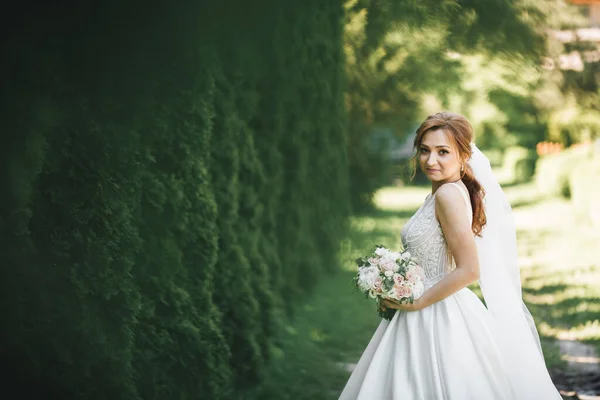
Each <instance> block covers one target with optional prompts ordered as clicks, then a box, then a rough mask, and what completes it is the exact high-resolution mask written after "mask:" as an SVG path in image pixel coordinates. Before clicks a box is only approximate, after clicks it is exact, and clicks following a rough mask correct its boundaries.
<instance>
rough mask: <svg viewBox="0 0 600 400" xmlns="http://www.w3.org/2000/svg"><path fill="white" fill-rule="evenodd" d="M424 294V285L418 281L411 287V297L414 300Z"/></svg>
mask: <svg viewBox="0 0 600 400" xmlns="http://www.w3.org/2000/svg"><path fill="white" fill-rule="evenodd" d="M424 292H425V285H424V284H423V282H421V281H418V282H417V283H415V284H414V285H413V295H414V296H415V299H418V298H419V297H421V296H423V293H424Z"/></svg>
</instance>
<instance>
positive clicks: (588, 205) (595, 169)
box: [569, 149, 600, 227]
mask: <svg viewBox="0 0 600 400" xmlns="http://www.w3.org/2000/svg"><path fill="white" fill-rule="evenodd" d="M569 187H570V192H571V202H572V204H573V209H574V210H575V215H576V216H577V217H578V218H579V219H581V220H582V221H584V222H586V223H588V224H589V225H591V226H594V227H600V207H598V205H599V204H600V152H599V151H598V149H596V151H595V152H594V151H590V153H589V154H588V155H587V157H582V159H581V160H580V162H579V163H578V166H577V168H576V169H573V170H572V171H571V173H570V174H569Z"/></svg>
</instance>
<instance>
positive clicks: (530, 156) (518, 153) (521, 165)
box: [503, 146, 537, 183]
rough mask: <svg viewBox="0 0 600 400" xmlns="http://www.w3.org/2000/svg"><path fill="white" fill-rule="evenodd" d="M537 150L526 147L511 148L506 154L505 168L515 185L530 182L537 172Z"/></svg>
mask: <svg viewBox="0 0 600 400" xmlns="http://www.w3.org/2000/svg"><path fill="white" fill-rule="evenodd" d="M536 158H537V156H536V153H535V150H531V149H528V148H525V147H518V146H515V147H509V148H508V149H506V152H505V154H504V164H503V168H504V170H505V171H507V172H508V173H509V174H510V177H511V180H512V181H513V182H514V183H522V182H527V181H529V180H530V179H531V178H532V177H533V175H534V172H535V161H536Z"/></svg>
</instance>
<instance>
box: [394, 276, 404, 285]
mask: <svg viewBox="0 0 600 400" xmlns="http://www.w3.org/2000/svg"><path fill="white" fill-rule="evenodd" d="M402 282H404V277H403V276H402V275H400V274H394V286H400V285H402Z"/></svg>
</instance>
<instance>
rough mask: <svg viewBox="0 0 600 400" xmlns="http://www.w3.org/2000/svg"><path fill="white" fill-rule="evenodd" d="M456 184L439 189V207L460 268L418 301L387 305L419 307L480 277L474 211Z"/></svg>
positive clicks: (417, 308) (437, 193)
mask: <svg viewBox="0 0 600 400" xmlns="http://www.w3.org/2000/svg"><path fill="white" fill-rule="evenodd" d="M452 186H453V185H443V186H442V187H440V188H439V189H438V191H437V192H436V197H435V209H436V214H437V216H438V219H439V221H440V225H441V226H442V231H443V232H444V237H445V238H446V243H447V244H448V248H449V250H450V252H451V253H452V255H453V256H454V260H455V261H456V269H455V270H454V271H452V272H451V273H449V274H448V275H446V276H445V277H444V278H443V279H442V280H441V281H439V282H438V283H436V284H435V285H434V286H432V287H431V288H430V289H429V290H426V291H425V293H423V296H421V298H420V299H418V300H417V301H415V303H414V304H412V305H409V304H407V305H399V304H397V303H396V304H393V302H392V301H389V300H386V301H385V302H384V305H385V306H387V307H393V308H398V309H401V310H408V311H414V310H419V309H422V308H425V307H428V306H430V305H432V304H434V303H437V302H438V301H440V300H443V299H445V298H446V297H448V296H450V295H452V294H454V293H456V292H457V291H459V290H460V289H462V288H464V287H466V286H467V285H469V284H471V283H472V282H474V281H476V280H477V279H478V278H479V257H478V255H477V248H476V246H475V239H474V237H473V231H472V230H471V224H470V223H469V218H468V213H469V212H470V210H469V209H468V206H467V205H466V204H465V199H464V198H463V197H462V194H461V193H460V192H459V189H458V188H456V187H452Z"/></svg>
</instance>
